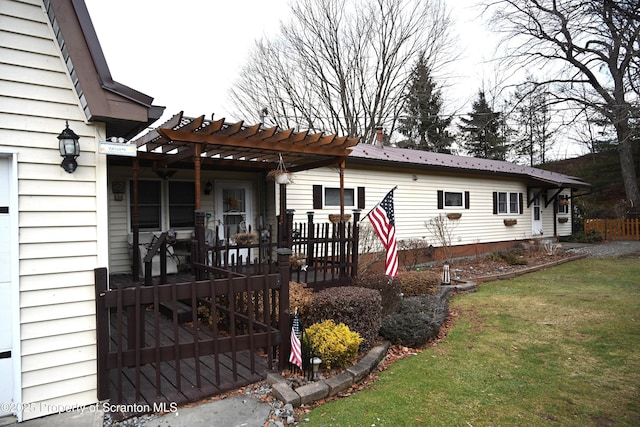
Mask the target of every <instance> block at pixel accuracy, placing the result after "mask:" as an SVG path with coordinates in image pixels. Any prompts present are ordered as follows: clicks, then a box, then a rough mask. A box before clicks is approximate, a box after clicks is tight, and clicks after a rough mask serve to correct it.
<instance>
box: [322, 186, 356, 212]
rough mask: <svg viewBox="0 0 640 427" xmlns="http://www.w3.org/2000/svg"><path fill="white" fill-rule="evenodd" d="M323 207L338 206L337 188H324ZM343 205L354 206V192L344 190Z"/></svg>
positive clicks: (348, 189) (338, 193)
mask: <svg viewBox="0 0 640 427" xmlns="http://www.w3.org/2000/svg"><path fill="white" fill-rule="evenodd" d="M324 205H325V206H340V189H339V188H330V187H325V189H324ZM344 205H345V206H346V207H349V206H355V192H354V189H353V188H345V189H344Z"/></svg>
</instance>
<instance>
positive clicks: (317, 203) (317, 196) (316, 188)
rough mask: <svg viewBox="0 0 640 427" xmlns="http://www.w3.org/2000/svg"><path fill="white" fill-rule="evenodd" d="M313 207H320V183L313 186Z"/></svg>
mask: <svg viewBox="0 0 640 427" xmlns="http://www.w3.org/2000/svg"><path fill="white" fill-rule="evenodd" d="M313 209H322V185H314V186H313Z"/></svg>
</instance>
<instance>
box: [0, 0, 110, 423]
mask: <svg viewBox="0 0 640 427" xmlns="http://www.w3.org/2000/svg"><path fill="white" fill-rule="evenodd" d="M67 120H68V122H69V127H70V128H71V129H73V130H74V131H75V132H76V133H77V134H78V135H79V136H80V146H81V154H80V157H79V158H78V169H77V170H76V171H75V172H74V173H73V174H69V173H67V172H65V171H64V170H63V169H62V168H61V167H60V162H61V160H62V159H61V157H60V155H59V152H58V139H57V136H58V134H59V133H60V132H61V131H62V130H63V129H64V127H65V121H67ZM99 134H102V135H104V126H103V125H96V124H92V123H88V122H87V121H86V118H85V116H84V113H83V111H82V108H81V107H80V105H79V101H78V97H77V94H76V93H75V90H74V88H73V85H72V83H71V79H70V77H69V75H68V72H67V68H66V66H65V63H64V61H63V59H62V56H61V55H60V51H59V47H58V45H57V42H56V41H55V38H54V36H53V32H52V30H51V25H50V23H49V21H48V18H47V16H46V14H45V12H44V7H43V5H42V4H41V1H39V0H30V1H13V0H3V1H2V2H0V149H2V148H5V149H10V150H15V151H17V153H18V156H17V158H18V205H19V206H18V207H19V214H18V215H19V232H20V234H19V255H18V257H19V259H18V260H17V261H18V262H19V284H18V285H19V287H20V288H19V289H20V339H21V349H18V350H17V351H16V352H17V353H18V354H19V355H20V357H21V365H22V375H21V382H22V396H21V399H22V401H21V402H18V403H22V404H25V405H27V404H33V405H34V407H37V408H39V410H38V411H30V412H25V413H24V414H23V417H24V418H23V419H25V420H26V419H30V418H35V417H37V416H42V415H46V414H48V413H52V412H56V410H55V408H54V407H53V406H51V405H52V404H63V403H66V404H74V405H87V404H90V403H93V402H95V401H96V373H95V369H96V368H95V366H96V349H95V342H96V338H95V302H94V285H93V284H94V281H93V270H94V269H95V268H96V267H100V266H101V265H99V263H98V259H99V258H100V256H101V253H102V252H103V251H104V250H103V249H100V247H101V245H102V246H103V247H106V241H103V242H101V241H100V238H99V237H100V236H101V233H102V232H101V231H100V230H101V229H103V228H104V229H106V226H103V225H102V224H101V223H100V222H99V221H98V218H99V215H98V209H99V202H98V200H99V199H100V197H104V190H102V189H98V188H99V187H98V186H97V185H96V182H100V180H101V177H106V167H105V164H104V160H103V159H100V158H99V157H98V155H97V154H96V146H97V140H98V135H99ZM102 179H103V180H104V178H102ZM105 235H106V233H105ZM104 253H106V252H104ZM18 400H19V399H18Z"/></svg>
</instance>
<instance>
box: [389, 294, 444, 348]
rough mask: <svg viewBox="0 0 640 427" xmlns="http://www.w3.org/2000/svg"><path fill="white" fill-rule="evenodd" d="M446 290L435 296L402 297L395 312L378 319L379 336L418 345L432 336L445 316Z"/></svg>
mask: <svg viewBox="0 0 640 427" xmlns="http://www.w3.org/2000/svg"><path fill="white" fill-rule="evenodd" d="M450 294H451V290H450V289H443V290H441V291H440V292H438V294H437V295H422V296H418V297H411V298H405V299H403V300H402V302H401V303H400V306H399V307H398V311H396V312H395V313H393V314H390V315H389V316H386V317H385V318H384V319H382V326H381V327H380V335H382V336H383V337H385V338H386V339H388V340H389V341H391V342H392V343H393V344H399V345H404V346H407V347H420V346H422V345H424V344H426V343H427V342H429V341H430V340H432V339H434V338H436V337H437V336H438V333H439V332H440V327H441V326H442V323H444V321H445V319H446V318H447V316H448V315H449V295H450Z"/></svg>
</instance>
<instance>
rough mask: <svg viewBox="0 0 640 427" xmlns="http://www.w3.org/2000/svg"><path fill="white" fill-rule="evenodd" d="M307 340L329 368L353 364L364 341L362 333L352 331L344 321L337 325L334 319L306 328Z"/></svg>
mask: <svg viewBox="0 0 640 427" xmlns="http://www.w3.org/2000/svg"><path fill="white" fill-rule="evenodd" d="M306 340H307V343H308V345H309V346H310V347H311V348H312V349H313V352H314V354H315V355H316V356H318V357H319V358H320V359H322V365H323V366H324V367H326V368H327V369H331V368H343V367H346V366H349V365H351V362H352V361H353V360H354V359H355V358H356V356H357V355H358V348H359V347H360V343H361V342H362V338H361V337H360V334H358V333H357V332H353V331H351V330H350V329H349V327H348V326H347V325H345V324H344V323H339V324H337V325H336V323H335V322H334V321H333V320H325V321H324V322H322V323H315V324H313V325H311V326H309V327H308V328H307V329H306Z"/></svg>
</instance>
